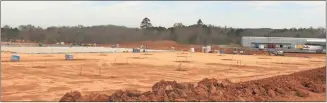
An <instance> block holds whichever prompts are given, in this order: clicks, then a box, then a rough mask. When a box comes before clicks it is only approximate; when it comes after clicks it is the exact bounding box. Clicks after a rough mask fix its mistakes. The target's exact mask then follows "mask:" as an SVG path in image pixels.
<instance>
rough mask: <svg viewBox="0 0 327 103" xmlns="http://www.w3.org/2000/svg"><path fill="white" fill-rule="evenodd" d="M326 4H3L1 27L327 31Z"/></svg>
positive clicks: (228, 2)
mask: <svg viewBox="0 0 327 103" xmlns="http://www.w3.org/2000/svg"><path fill="white" fill-rule="evenodd" d="M325 6H326V3H325V1H1V26H3V25H5V24H7V25H10V26H13V27H16V26H18V25H22V24H32V25H36V26H41V27H48V26H75V25H79V24H81V25H84V26H91V25H107V24H112V25H121V26H127V27H139V26H140V23H141V20H142V19H143V18H144V17H148V18H150V20H151V22H152V24H153V25H154V26H164V27H171V26H172V25H173V24H174V23H177V22H182V23H183V24H184V25H191V24H195V23H196V22H197V20H198V19H202V21H203V23H204V24H213V25H216V26H225V25H226V26H228V27H235V28H291V27H296V28H299V27H310V26H312V27H325V25H326V21H325V20H326V19H325V16H326V11H325Z"/></svg>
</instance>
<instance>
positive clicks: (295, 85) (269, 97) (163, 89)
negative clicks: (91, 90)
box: [60, 67, 326, 102]
mask: <svg viewBox="0 0 327 103" xmlns="http://www.w3.org/2000/svg"><path fill="white" fill-rule="evenodd" d="M325 69H326V68H325V67H323V68H318V69H314V70H308V71H302V72H297V73H293V74H290V75H283V76H276V77H270V78H266V79H261V80H254V81H248V82H241V83H232V82H230V81H229V80H227V79H226V80H223V81H221V82H219V81H218V80H216V79H207V78H205V79H203V80H202V81H200V82H198V83H197V84H196V85H193V84H191V83H177V82H176V81H164V80H162V81H160V82H157V83H156V84H154V85H153V87H152V91H148V92H144V93H142V92H139V91H137V90H126V91H122V90H119V91H116V92H115V93H113V94H112V95H111V96H108V95H103V94H90V95H85V96H82V94H81V93H79V92H78V91H73V92H69V93H66V94H65V95H64V96H63V97H62V98H61V100H60V102H74V101H75V102H77V101H79V102H83V101H84V102H86V101H87V102H93V101H94V102H95V101H112V102H127V101H133V102H135V101H171V102H172V101H180V102H184V101H192V102H196V101H197V102H198V101H203V102H209V101H296V100H297V99H294V98H287V99H285V97H290V96H293V97H296V98H304V99H305V98H309V97H313V95H314V94H318V93H325V92H326V88H325V87H326V82H325V81H326V70H325ZM310 101H326V98H324V100H316V99H311V100H310Z"/></svg>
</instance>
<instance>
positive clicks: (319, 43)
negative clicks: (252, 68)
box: [241, 36, 326, 52]
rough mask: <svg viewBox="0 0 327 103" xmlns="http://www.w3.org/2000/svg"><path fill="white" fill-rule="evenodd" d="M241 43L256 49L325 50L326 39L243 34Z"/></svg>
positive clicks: (287, 50)
mask: <svg viewBox="0 0 327 103" xmlns="http://www.w3.org/2000/svg"><path fill="white" fill-rule="evenodd" d="M241 45H242V46H243V47H249V48H257V49H271V48H272V49H282V50H284V51H286V52H325V50H326V39H324V38H293V37H252V36H243V37H242V40H241Z"/></svg>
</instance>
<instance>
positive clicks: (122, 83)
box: [1, 52, 326, 101]
mask: <svg viewBox="0 0 327 103" xmlns="http://www.w3.org/2000/svg"><path fill="white" fill-rule="evenodd" d="M73 55H74V60H71V61H68V60H64V54H20V56H21V61H20V62H9V60H10V56H11V54H10V53H5V52H2V53H1V69H2V95H1V100H2V101H59V100H60V98H61V97H62V96H63V95H64V94H65V93H66V92H69V91H75V90H77V91H80V92H81V93H91V92H97V93H104V94H108V95H110V94H112V93H114V92H115V91H116V90H121V89H122V90H126V89H137V90H140V91H149V90H151V87H152V86H153V84H154V83H156V82H158V81H160V80H167V81H173V80H175V81H178V82H190V83H196V82H198V81H201V80H202V79H203V78H216V79H217V80H223V79H226V78H227V79H229V80H231V81H232V82H235V83H237V82H240V81H249V80H257V79H261V78H267V77H272V76H277V75H284V74H290V73H294V72H298V71H303V70H309V69H314V68H319V67H324V66H325V60H326V56H325V54H310V55H315V56H310V58H308V57H302V56H297V57H293V56H284V57H280V56H259V55H257V56H252V55H229V54H224V55H218V54H205V53H181V52H169V53H112V54H99V53H92V54H91V53H89V54H73ZM100 74H101V75H100Z"/></svg>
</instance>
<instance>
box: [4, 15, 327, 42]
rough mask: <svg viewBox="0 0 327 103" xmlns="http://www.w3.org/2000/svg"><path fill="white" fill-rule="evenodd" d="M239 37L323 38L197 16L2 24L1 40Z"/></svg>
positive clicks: (316, 32)
mask: <svg viewBox="0 0 327 103" xmlns="http://www.w3.org/2000/svg"><path fill="white" fill-rule="evenodd" d="M242 36H264V37H267V36H269V37H303V38H326V30H325V29H324V28H312V27H310V28H289V29H287V28H285V29H270V28H255V29H253V28H232V27H226V26H225V27H220V26H214V25H210V24H205V23H203V22H202V20H201V19H199V20H198V21H197V22H196V23H195V24H193V25H188V26H186V25H183V23H175V24H173V26H172V27H169V28H165V27H161V26H158V27H155V26H153V25H152V23H151V20H150V19H149V18H147V17H146V18H144V19H143V20H142V21H141V23H140V28H128V27H124V26H115V25H97V26H83V25H77V26H60V27H56V26H52V27H47V28H41V27H38V26H33V25H20V26H18V27H10V26H8V25H5V26H3V27H1V41H3V42H8V41H16V40H24V41H30V42H39V43H57V42H67V43H109V44H111V43H120V42H138V41H145V40H173V41H176V42H178V43H181V44H202V45H206V44H231V43H233V44H240V41H241V40H240V39H241V37H242Z"/></svg>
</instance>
